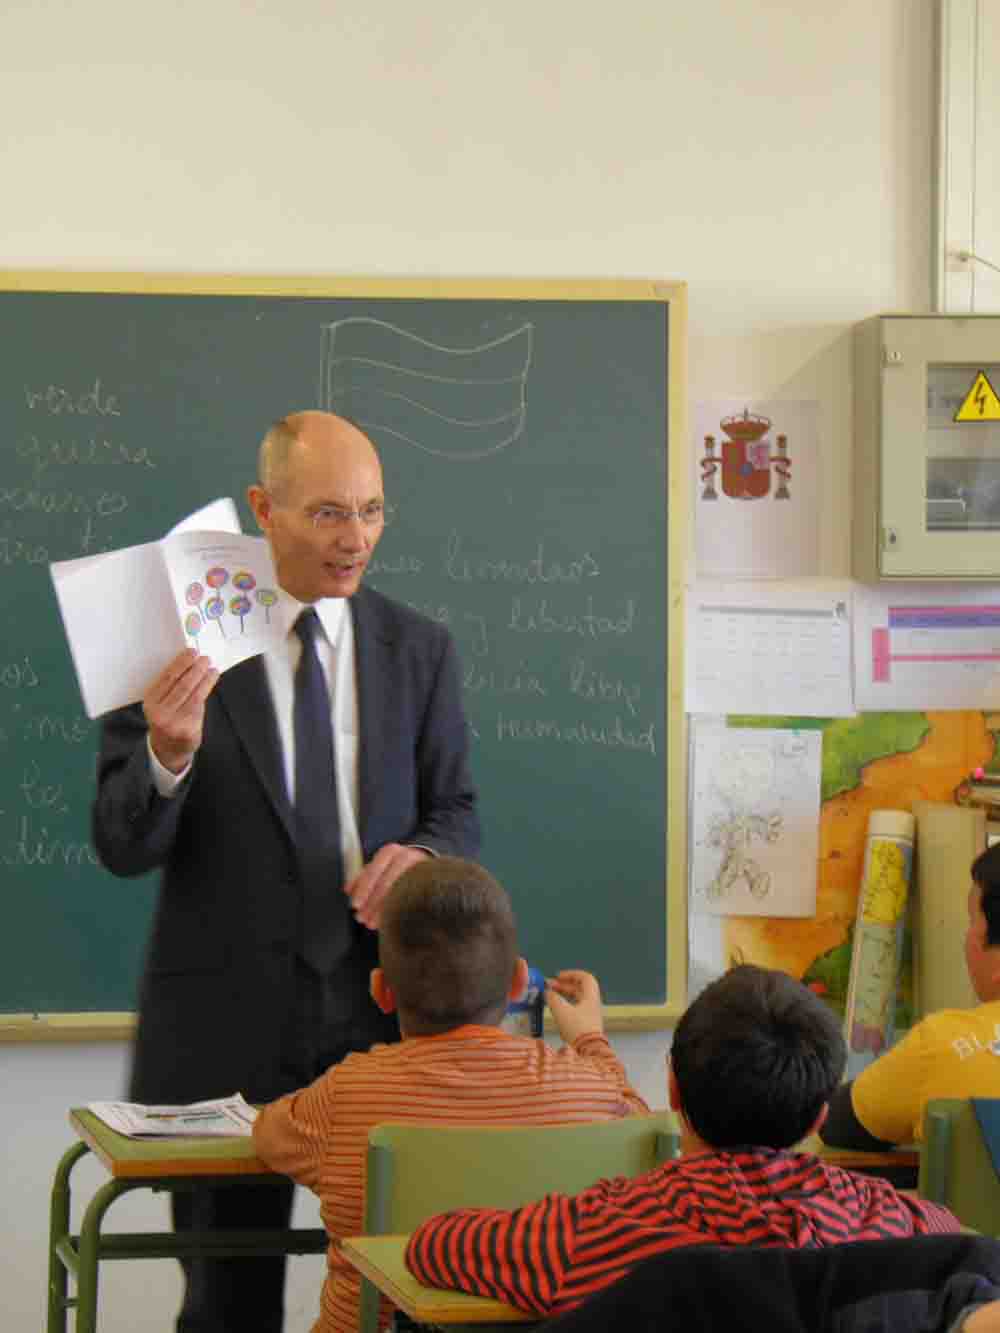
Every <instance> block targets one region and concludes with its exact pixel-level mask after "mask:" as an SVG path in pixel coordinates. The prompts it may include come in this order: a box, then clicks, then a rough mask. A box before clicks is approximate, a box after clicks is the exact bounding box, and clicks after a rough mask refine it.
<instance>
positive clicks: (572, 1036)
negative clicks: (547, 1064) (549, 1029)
mask: <svg viewBox="0 0 1000 1333" xmlns="http://www.w3.org/2000/svg"><path fill="white" fill-rule="evenodd" d="M545 1002H546V1004H547V1005H548V1006H549V1013H550V1014H551V1015H552V1017H553V1018H554V1019H555V1021H556V1027H557V1028H558V1029H559V1035H560V1037H562V1039H563V1041H564V1042H565V1043H566V1045H567V1046H569V1045H571V1044H572V1043H573V1042H574V1041H575V1040H576V1039H577V1037H582V1036H583V1034H584V1033H585V1032H603V1031H604V1011H603V1009H602V1008H601V988H600V986H599V985H598V984H597V978H596V977H595V976H592V975H591V973H590V972H583V971H580V970H573V969H571V970H569V971H566V972H560V973H559V975H558V976H555V977H551V978H550V979H549V982H548V985H547V986H546V987H545Z"/></svg>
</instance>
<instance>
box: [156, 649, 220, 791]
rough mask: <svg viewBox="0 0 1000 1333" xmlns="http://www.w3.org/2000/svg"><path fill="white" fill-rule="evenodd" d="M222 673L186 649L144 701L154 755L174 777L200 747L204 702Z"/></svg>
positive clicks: (166, 668) (206, 660) (203, 721)
mask: <svg viewBox="0 0 1000 1333" xmlns="http://www.w3.org/2000/svg"><path fill="white" fill-rule="evenodd" d="M218 679H219V673H218V671H217V670H216V669H215V667H214V666H212V662H211V659H210V658H208V657H200V656H199V655H198V653H197V652H195V650H194V649H193V648H185V649H184V651H183V652H182V653H178V654H177V656H176V657H175V658H174V660H173V661H172V662H171V663H170V664H169V665H168V666H165V667H164V668H163V670H162V671H161V672H160V674H159V675H158V676H157V677H156V679H155V680H154V681H153V683H152V685H150V687H149V689H148V690H147V691H146V693H145V695H144V696H143V700H142V711H143V712H144V713H145V715H146V721H147V723H148V724H149V743H150V745H151V746H152V747H153V753H154V754H155V755H156V757H157V759H158V760H159V761H160V763H161V764H162V765H163V767H164V768H166V769H169V771H170V772H171V773H180V772H182V771H183V770H184V769H185V768H187V766H188V764H190V762H191V760H192V759H193V758H194V756H195V753H196V751H197V749H198V747H199V745H201V733H202V728H203V726H204V725H205V700H206V699H207V698H208V696H209V695H210V694H211V693H212V690H213V689H214V688H215V682H216V681H217V680H218Z"/></svg>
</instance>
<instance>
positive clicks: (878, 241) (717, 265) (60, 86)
mask: <svg viewBox="0 0 1000 1333" xmlns="http://www.w3.org/2000/svg"><path fill="white" fill-rule="evenodd" d="M931 20H932V0H841V3H840V4H839V5H836V6H829V5H826V4H820V3H819V0H762V2H759V3H756V4H748V3H746V0H699V3H698V4H692V3H690V0H683V2H682V0H659V2H658V3H652V2H651V0H618V3H616V4H613V5H608V4H605V3H603V0H601V2H600V3H598V2H597V0H547V2H546V3H544V4H539V3H538V0H504V3H503V4H500V3H493V4H487V3H482V2H481V0H480V3H476V2H475V0H422V3H420V4H414V3H411V2H410V0H395V3H393V2H392V0H381V3H380V2H379V0H339V3H335V2H334V0H286V3H285V4H284V5H280V6H277V5H275V6H270V7H267V8H265V7H263V6H257V5H254V4H251V3H249V0H243V2H242V3H241V2H240V0H197V2H195V0H174V3H172V4H170V5H158V6H153V5H146V4H142V3H141V0H140V3H136V0H91V3H90V4H87V5H74V4H70V3H69V2H68V0H53V2H50V3H42V0H30V2H29V0H6V3H5V4H4V5H3V6H2V9H0V126H2V127H3V128H2V132H0V181H2V182H3V192H2V209H0V217H2V226H0V247H2V248H0V263H2V264H4V265H5V266H8V267H18V268H26V267H35V268H98V269H137V270H158V269H171V270H188V271H191V270H202V271H209V272H212V271H229V272H235V271H262V272H270V273H277V272H309V273H326V272H329V273H348V274H375V273H392V274H439V273H440V274H449V275H451V274H457V275H462V274H475V275H484V274H485V275H507V274H511V275H525V276H530V275H547V276H559V275H573V276H578V275H583V276H590V275H594V276H611V277H614V276H622V277H628V276H635V277H664V278H682V279H685V280H687V282H688V283H689V284H690V317H691V328H690V393H691V398H692V400H696V399H697V398H699V397H705V396H709V395H712V396H721V395H729V394H732V395H737V396H743V395H745V396H747V397H758V398H762V397H767V398H770V399H772V400H773V399H775V398H782V397H786V398H797V399H802V398H816V399H818V400H819V402H820V405H821V406H820V420H821V439H820V447H821V450H822V457H823V464H822V471H823V486H822V491H821V494H822V495H823V497H824V508H823V512H822V514H821V516H820V523H821V550H822V552H823V560H824V571H823V572H825V573H830V574H846V573H847V572H848V566H849V560H848V543H849V513H848V493H849V481H850V477H849V466H850V465H849V456H850V444H851V433H850V378H849V356H848V346H849V337H848V335H849V330H850V327H851V324H852V322H853V321H854V320H856V319H859V318H861V317H863V316H865V315H869V314H872V313H873V312H875V311H879V310H889V309H918V310H923V309H927V308H928V302H929V277H928V275H929V271H930V252H929V246H930V217H929V213H930V174H931V164H932V154H931V122H932V98H933V68H934V65H933V59H932V21H931ZM0 391H2V358H0ZM109 909H110V904H109ZM94 910H95V911H101V910H102V904H101V903H99V902H95V903H94ZM617 1045H618V1046H619V1048H620V1049H621V1050H622V1051H623V1052H624V1054H625V1057H626V1060H627V1063H628V1066H629V1069H630V1072H631V1074H632V1076H633V1078H634V1079H635V1080H636V1081H637V1083H638V1084H639V1086H640V1087H641V1089H642V1090H643V1092H644V1093H645V1095H646V1097H647V1099H648V1100H650V1101H651V1102H653V1103H654V1104H659V1105H662V1104H663V1100H664V1091H663V1084H664V1071H663V1056H664V1052H665V1050H666V1045H667V1034H665V1033H656V1034H646V1035H642V1036H632V1037H621V1038H618V1039H617ZM124 1062H125V1052H124V1051H123V1049H122V1048H121V1046H120V1045H115V1044H111V1045H84V1046H7V1047H2V1046H0V1085H2V1087H3V1089H4V1096H3V1100H2V1105H0V1144H2V1145H3V1147H2V1149H0V1151H2V1152H3V1154H4V1157H5V1163H4V1164H5V1170H4V1173H3V1174H4V1182H5V1190H4V1198H3V1205H4V1206H3V1210H2V1213H3V1218H4V1220H3V1222H0V1312H2V1326H3V1328H4V1330H5V1333H22V1331H23V1333H28V1331H29V1330H35V1329H37V1328H39V1327H40V1326H41V1324H42V1319H43V1310H44V1286H45V1254H44V1236H45V1229H46V1225H47V1223H46V1212H47V1201H46V1195H47V1190H48V1187H49V1180H50V1176H51V1170H52V1168H53V1166H54V1163H55V1160H56V1158H57V1157H58V1154H59V1152H60V1151H61V1148H62V1146H63V1145H64V1144H66V1143H67V1142H68V1134H67V1131H66V1128H65V1111H66V1108H67V1107H68V1106H69V1105H71V1104H74V1103H79V1102H81V1101H86V1100H88V1099H90V1098H95V1097H101V1096H109V1095H115V1094H116V1093H118V1092H119V1091H120V1089H121V1087H122V1081H123V1067H124ZM97 1178H98V1176H97V1174H96V1173H95V1174H94V1175H93V1176H92V1177H91V1179H92V1180H95V1181H96V1179H97ZM116 1210H120V1211H118V1216H119V1217H121V1218H122V1219H123V1221H124V1224H125V1225H128V1224H129V1223H138V1222H139V1221H140V1219H147V1218H148V1219H150V1220H152V1219H155V1224H156V1225H157V1226H159V1225H161V1219H162V1217H163V1216H164V1214H163V1211H162V1209H161V1206H160V1203H159V1201H151V1200H148V1199H147V1197H146V1196H141V1198H135V1197H134V1198H132V1199H128V1200H125V1201H123V1202H122V1203H119V1204H118V1205H116ZM112 1216H114V1213H113V1214H112ZM295 1268H296V1274H295V1278H294V1281H293V1284H292V1296H291V1301H290V1306H291V1309H292V1311H293V1313H292V1315H291V1317H290V1318H289V1320H288V1329H289V1333H303V1331H304V1330H306V1329H307V1328H308V1327H309V1322H310V1315H311V1312H312V1310H313V1309H314V1302H315V1286H316V1284H317V1283H318V1280H319V1272H320V1266H319V1260H317V1259H309V1260H300V1261H296V1265H295ZM178 1289H179V1288H178V1283H177V1279H176V1276H175V1273H174V1266H173V1265H172V1264H169V1263H163V1262H162V1261H161V1262H152V1263H141V1264H140V1263H129V1264H119V1265H113V1266H109V1267H108V1270H107V1273H106V1278H105V1283H104V1292H105V1299H104V1301H103V1303H102V1311H103V1318H102V1322H101V1329H102V1333H144V1331H145V1330H150V1331H152V1330H162V1329H164V1328H167V1327H168V1326H169V1322H170V1318H171V1316H172V1312H173V1308H174V1303H175V1301H176V1294H177V1291H178Z"/></svg>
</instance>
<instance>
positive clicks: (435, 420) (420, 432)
mask: <svg viewBox="0 0 1000 1333" xmlns="http://www.w3.org/2000/svg"><path fill="white" fill-rule="evenodd" d="M533 337H534V329H533V326H532V325H531V324H522V325H521V326H520V328H517V329H513V330H512V331H511V332H510V333H505V334H504V335H503V336H502V337H499V338H494V339H492V340H491V341H489V342H483V343H477V344H475V345H473V346H470V347H446V346H444V345H443V344H442V343H436V342H431V341H430V340H429V339H427V338H422V337H419V336H418V335H417V334H415V333H411V332H409V331H408V330H407V329H403V328H400V327H399V326H398V325H395V324H390V323H388V322H387V321H385V320H382V319H368V318H363V317H356V318H351V319H342V320H337V321H336V322H335V323H333V324H327V325H324V326H323V330H322V349H321V359H320V405H321V406H322V407H323V408H325V409H326V410H327V411H329V412H338V413H340V414H341V415H342V416H347V417H350V418H351V420H352V421H355V422H357V424H358V425H359V426H361V427H362V428H363V429H364V430H366V431H368V432H369V433H370V434H371V435H372V436H374V438H375V439H376V440H379V439H381V438H382V437H383V436H385V435H392V436H395V437H396V438H397V439H399V440H401V441H403V442H405V443H406V444H411V445H413V446H414V448H417V449H421V450H423V451H424V452H425V453H428V454H435V455H437V456H438V457H440V458H448V459H455V460H459V461H461V460H472V459H476V458H483V457H485V456H486V455H487V454H493V453H497V452H498V451H499V450H501V449H505V448H506V447H507V446H508V445H510V444H513V442H514V441H515V440H516V439H518V438H519V436H520V435H521V434H522V433H523V431H524V428H525V424H526V421H527V414H528V372H529V371H530V369H531V352H532V342H533Z"/></svg>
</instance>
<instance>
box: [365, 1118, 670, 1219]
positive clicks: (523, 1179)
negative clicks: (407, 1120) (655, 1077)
mask: <svg viewBox="0 0 1000 1333" xmlns="http://www.w3.org/2000/svg"><path fill="white" fill-rule="evenodd" d="M677 1151H678V1139H677V1130H676V1121H675V1119H674V1116H673V1114H672V1113H671V1112H669V1111H664V1112H661V1113H656V1114H653V1115H634V1116H626V1117H624V1118H623V1119H619V1120H601V1121H598V1122H596V1123H593V1124H585V1125H575V1124H574V1125H544V1126H539V1125H529V1126H525V1125H517V1126H514V1125H512V1126H506V1125H505V1126H485V1125H416V1124H414V1125H406V1124H398V1125H397V1124H384V1125H376V1126H375V1127H374V1128H373V1129H372V1130H370V1132H369V1134H368V1168H367V1177H366V1184H365V1231H366V1233H367V1234H368V1235H381V1234H387V1233H394V1234H396V1235H399V1234H401V1233H404V1232H409V1231H412V1230H413V1228H414V1227H415V1226H416V1225H417V1223H418V1222H422V1221H423V1220H424V1218H426V1217H430V1216H431V1215H432V1214H433V1213H440V1212H444V1211H445V1210H446V1209H449V1208H477V1207H490V1208H516V1207H517V1206H518V1205H519V1204H522V1203H528V1202H530V1201H531V1200H532V1199H539V1198H541V1196H542V1195H543V1194H547V1193H548V1192H549V1191H550V1190H558V1191H560V1192H562V1193H564V1194H575V1193H577V1192H578V1191H579V1190H582V1189H586V1187H587V1186H588V1185H592V1184H593V1183H594V1181H595V1180H601V1179H602V1178H604V1177H606V1176H638V1175H641V1174H642V1172H644V1171H649V1170H651V1169H652V1168H653V1167H654V1166H656V1164H657V1163H658V1162H662V1161H666V1160H667V1159H668V1158H670V1157H673V1156H676V1154H677Z"/></svg>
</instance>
